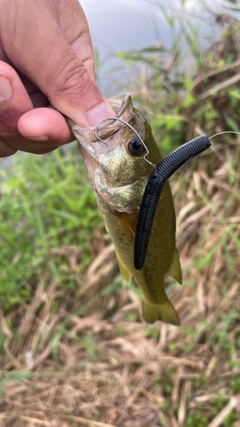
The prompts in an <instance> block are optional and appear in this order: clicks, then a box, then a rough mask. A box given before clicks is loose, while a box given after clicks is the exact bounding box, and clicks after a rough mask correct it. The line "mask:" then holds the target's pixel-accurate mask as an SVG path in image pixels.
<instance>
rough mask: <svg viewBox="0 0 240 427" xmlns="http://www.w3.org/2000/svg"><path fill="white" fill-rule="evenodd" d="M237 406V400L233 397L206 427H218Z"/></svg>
mask: <svg viewBox="0 0 240 427" xmlns="http://www.w3.org/2000/svg"><path fill="white" fill-rule="evenodd" d="M237 405H238V399H237V397H235V396H232V397H231V398H230V401H229V403H228V404H227V405H226V406H225V408H223V409H222V410H221V412H219V414H218V415H217V416H216V417H215V418H214V420H213V421H212V422H211V423H210V424H208V427H219V426H220V425H221V424H222V423H223V422H224V420H225V419H226V417H227V416H228V415H229V414H230V413H231V412H232V411H233V409H235V408H236V407H237Z"/></svg>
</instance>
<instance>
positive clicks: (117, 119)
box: [94, 117, 156, 168]
mask: <svg viewBox="0 0 240 427" xmlns="http://www.w3.org/2000/svg"><path fill="white" fill-rule="evenodd" d="M108 120H113V121H119V122H121V123H124V124H125V125H126V126H128V127H129V128H130V129H131V130H132V131H133V132H134V133H135V135H136V136H137V137H138V139H139V140H140V141H141V143H142V145H143V146H144V148H145V150H146V153H145V154H144V156H143V159H144V160H145V162H147V163H149V164H150V165H151V166H153V167H154V168H155V167H156V165H155V164H154V163H152V162H150V160H148V159H147V158H146V157H147V156H148V154H149V149H148V147H147V146H146V144H145V142H144V141H143V139H142V137H141V136H140V135H139V133H138V132H137V131H136V129H134V127H133V126H132V125H130V123H128V122H126V121H125V120H123V119H120V118H119V117H108V118H107V119H103V120H101V121H100V122H99V123H98V124H97V126H96V128H95V130H94V134H95V137H96V138H97V139H98V141H101V142H103V143H104V144H106V142H105V141H104V140H103V139H102V138H100V136H99V135H98V130H99V127H100V126H101V125H102V124H103V123H104V122H106V121H108Z"/></svg>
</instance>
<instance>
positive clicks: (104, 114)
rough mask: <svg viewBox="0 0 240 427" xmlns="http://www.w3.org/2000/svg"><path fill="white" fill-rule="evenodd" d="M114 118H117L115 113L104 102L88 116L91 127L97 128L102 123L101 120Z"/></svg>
mask: <svg viewBox="0 0 240 427" xmlns="http://www.w3.org/2000/svg"><path fill="white" fill-rule="evenodd" d="M112 116H115V113H114V111H113V110H112V108H111V107H110V106H109V105H107V104H105V103H104V102H103V103H102V104H99V105H97V106H96V107H94V108H93V109H92V110H90V111H88V112H87V114H86V118H87V120H88V122H89V124H90V125H91V126H95V125H97V124H98V123H99V122H100V120H103V119H107V118H108V117H112Z"/></svg>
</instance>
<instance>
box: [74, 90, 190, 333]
mask: <svg viewBox="0 0 240 427" xmlns="http://www.w3.org/2000/svg"><path fill="white" fill-rule="evenodd" d="M108 102H109V104H110V105H111V106H112V108H113V109H114V111H115V112H116V117H118V118H120V119H122V120H124V121H125V122H127V123H128V124H130V125H131V126H132V127H133V128H134V129H135V130H136V131H137V133H138V135H139V136H140V137H141V138H142V139H143V141H144V144H145V147H144V146H143V144H141V141H140V140H139V138H138V137H137V136H136V134H135V132H134V131H133V129H131V128H129V127H128V126H127V125H126V124H125V123H122V122H120V121H114V122H113V121H111V120H109V121H104V122H103V123H102V124H101V125H99V126H97V128H95V129H94V128H89V129H83V128H81V127H80V126H78V125H76V124H75V123H73V122H72V121H71V120H68V123H69V126H70V128H71V131H72V133H73V134H74V136H75V137H76V139H77V141H78V142H79V150H80V152H81V154H82V156H83V159H84V162H85V165H86V168H87V171H88V175H89V179H90V181H91V184H92V187H93V190H94V192H95V196H96V199H97V203H98V206H99V209H100V212H101V215H102V217H103V220H104V223H105V226H106V229H107V231H108V233H109V234H110V236H111V238H112V240H113V243H114V246H115V249H116V255H117V259H118V263H119V267H120V270H121V272H122V274H123V276H124V277H125V279H126V280H127V281H128V282H130V281H131V279H132V277H133V278H134V279H135V281H136V283H137V284H138V286H139V288H140V289H141V291H142V312H143V318H144V319H145V321H146V322H148V323H153V322H155V321H156V320H162V321H164V322H166V323H171V324H174V325H179V323H180V322H179V318H178V314H177V312H176V311H175V309H174V307H173V305H172V304H171V302H170V301H169V299H168V297H167V295H166V293H165V289H164V276H165V274H169V275H170V276H171V277H173V278H174V279H175V280H177V281H178V282H179V283H181V282H182V274H181V267H180V262H179V257H178V253H177V249H176V244H175V227H176V218H175V211H174V205H173V198H172V193H171V189H170V185H169V183H168V182H166V183H165V184H164V187H163V190H162V193H161V197H160V200H159V203H158V205H157V210H156V214H155V217H154V221H153V225H152V231H151V237H150V240H149V245H148V250H147V255H146V259H145V263H144V266H143V268H142V269H141V270H137V269H135V267H134V254H133V253H134V238H135V229H136V224H137V218H138V212H139V207H140V204H141V200H142V196H143V193H144V189H145V187H146V184H147V182H148V178H149V176H150V175H151V173H152V171H153V169H154V168H153V166H152V165H151V163H153V164H157V163H159V162H160V161H161V159H162V156H161V153H160V150H159V148H158V146H157V144H156V142H155V140H154V137H153V135H152V131H151V128H150V125H149V124H148V122H147V121H146V120H145V118H144V117H143V115H142V114H141V113H140V112H139V111H138V110H137V109H136V108H134V106H133V103H132V99H131V96H130V95H128V94H126V95H123V96H121V97H116V98H114V99H110V100H108ZM96 130H97V135H96ZM98 138H100V140H99V139H98ZM146 147H147V149H148V151H149V153H148V154H147V160H148V161H149V162H148V161H146V159H145V158H144V156H145V155H146Z"/></svg>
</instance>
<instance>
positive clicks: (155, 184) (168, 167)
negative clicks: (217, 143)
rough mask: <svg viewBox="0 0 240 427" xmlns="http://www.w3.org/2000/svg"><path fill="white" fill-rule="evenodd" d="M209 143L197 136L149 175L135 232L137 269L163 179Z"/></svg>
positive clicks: (142, 257)
mask: <svg viewBox="0 0 240 427" xmlns="http://www.w3.org/2000/svg"><path fill="white" fill-rule="evenodd" d="M210 145H211V143H210V141H209V138H208V137H207V136H206V135H202V136H198V137H197V138H194V139H192V140H191V141H188V142H186V143H185V144H183V145H181V146H180V147H178V148H177V149H176V150H174V151H172V152H171V153H170V154H168V155H167V156H166V157H165V158H164V159H163V160H162V161H161V162H160V163H159V164H158V165H157V166H156V167H155V169H154V171H153V172H152V174H151V175H150V178H149V180H148V183H147V185H146V188H145V191H144V194H143V198H142V202H141V206H140V209H139V214H138V220H137V227H136V234H135V243H134V266H135V268H136V269H137V270H141V268H142V267H143V265H144V260H145V257H146V253H147V248H148V243H149V238H150V234H151V229H152V224H153V220H154V216H155V212H156V209H157V205H158V201H159V198H160V195H161V192H162V188H163V186H164V183H165V181H167V180H168V179H169V178H170V177H171V176H172V175H173V174H174V172H176V171H177V170H178V169H180V168H181V167H182V166H183V165H184V164H185V163H187V162H188V161H189V160H190V159H192V158H193V157H195V156H197V155H198V154H200V153H202V152H203V151H205V150H206V149H207V148H209V147H210Z"/></svg>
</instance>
